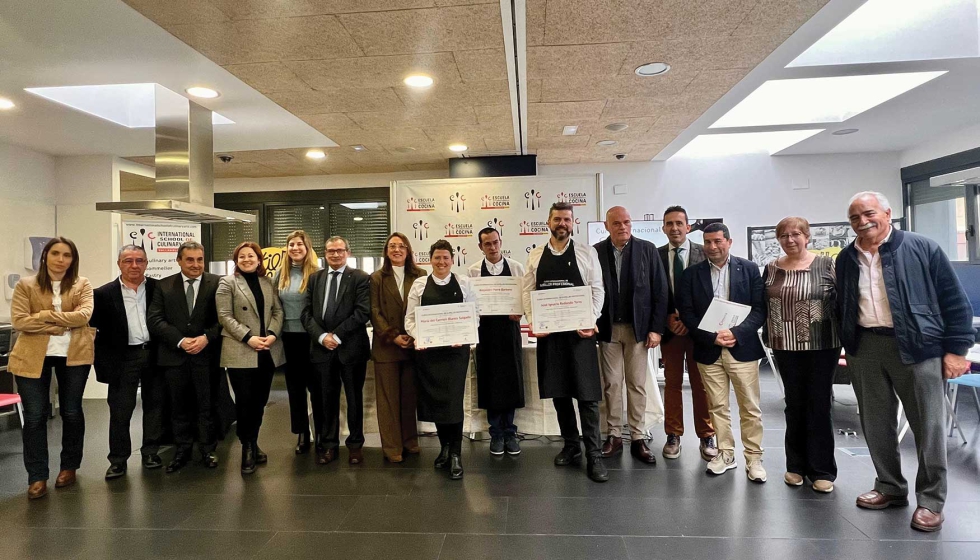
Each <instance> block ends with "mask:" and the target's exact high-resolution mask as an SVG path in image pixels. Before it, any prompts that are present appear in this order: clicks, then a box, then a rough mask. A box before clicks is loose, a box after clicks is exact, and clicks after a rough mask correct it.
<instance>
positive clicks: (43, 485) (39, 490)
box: [27, 480, 48, 500]
mask: <svg viewBox="0 0 980 560" xmlns="http://www.w3.org/2000/svg"><path fill="white" fill-rule="evenodd" d="M47 495H48V481H47V480H38V481H37V482H32V483H31V485H30V486H28V487H27V499H28V500H36V499H38V498H43V497H45V496H47Z"/></svg>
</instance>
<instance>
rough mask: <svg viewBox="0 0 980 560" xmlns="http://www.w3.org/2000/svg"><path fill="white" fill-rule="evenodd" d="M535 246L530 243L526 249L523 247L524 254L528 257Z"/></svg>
mask: <svg viewBox="0 0 980 560" xmlns="http://www.w3.org/2000/svg"><path fill="white" fill-rule="evenodd" d="M537 246H538V244H537V243H531V244H530V245H528V246H527V247H524V252H525V253H527V254H529V255H530V254H531V251H533V250H534V249H535V248H536V247H537Z"/></svg>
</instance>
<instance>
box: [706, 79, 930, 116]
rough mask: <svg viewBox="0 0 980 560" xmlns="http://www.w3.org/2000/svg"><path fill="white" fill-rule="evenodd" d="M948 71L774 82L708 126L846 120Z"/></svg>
mask: <svg viewBox="0 0 980 560" xmlns="http://www.w3.org/2000/svg"><path fill="white" fill-rule="evenodd" d="M945 73H946V72H945V71H939V72H908V73H904V74H874V75H867V76H838V77H831V78H803V79H798V80H770V81H768V82H766V83H764V84H762V85H761V86H759V88H758V89H756V90H755V91H753V92H752V93H751V94H749V96H748V97H746V98H745V99H743V100H742V102H741V103H739V104H738V105H736V106H735V107H733V108H732V110H730V111H728V113H726V114H725V116H723V117H721V118H720V119H718V120H717V121H715V123H714V124H713V125H711V127H710V128H731V127H740V126H773V125H788V124H813V123H836V122H843V121H846V120H847V119H849V118H851V117H853V116H854V115H858V114H861V113H863V112H864V111H867V110H868V109H870V108H872V107H874V106H876V105H880V104H882V103H884V102H885V101H888V100H889V99H892V98H894V97H898V96H899V95H901V94H903V93H905V92H906V91H909V90H910V89H913V88H915V87H917V86H920V85H922V84H924V83H926V82H928V81H929V80H932V79H934V78H936V77H939V76H941V75H943V74H945Z"/></svg>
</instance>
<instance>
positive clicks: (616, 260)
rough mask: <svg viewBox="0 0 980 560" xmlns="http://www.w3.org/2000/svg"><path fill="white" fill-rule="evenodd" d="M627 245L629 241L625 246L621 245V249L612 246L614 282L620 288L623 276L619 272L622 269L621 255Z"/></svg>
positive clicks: (614, 245)
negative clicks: (614, 265)
mask: <svg viewBox="0 0 980 560" xmlns="http://www.w3.org/2000/svg"><path fill="white" fill-rule="evenodd" d="M630 240H632V238H630ZM629 245H630V241H629V240H628V241H626V245H623V248H622V249H620V248H618V247H616V244H615V243H613V244H612V248H613V262H614V263H615V264H616V281H617V282H619V285H620V287H622V285H623V275H622V274H621V273H620V271H622V269H623V253H625V252H626V248H627V247H629ZM617 292H618V290H617Z"/></svg>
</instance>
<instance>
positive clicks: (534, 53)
mask: <svg viewBox="0 0 980 560" xmlns="http://www.w3.org/2000/svg"><path fill="white" fill-rule="evenodd" d="M629 50H630V45H629V44H628V43H611V44H605V45H567V46H558V47H553V46H543V47H528V49H527V77H528V78H529V79H530V78H549V77H553V78H567V77H569V76H582V77H586V76H591V77H593V78H594V79H595V77H596V76H604V75H608V74H616V73H618V72H619V69H620V68H621V67H622V65H623V61H624V60H626V55H627V54H628V53H629Z"/></svg>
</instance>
